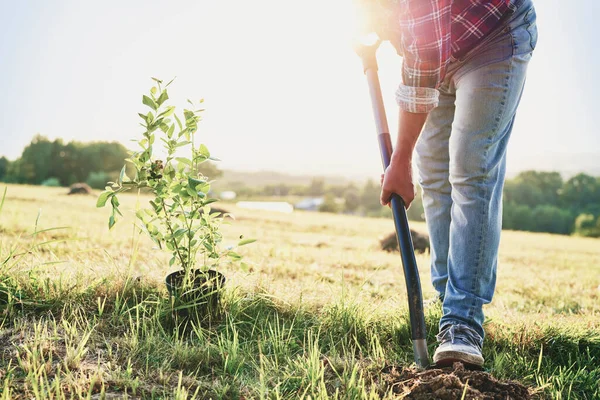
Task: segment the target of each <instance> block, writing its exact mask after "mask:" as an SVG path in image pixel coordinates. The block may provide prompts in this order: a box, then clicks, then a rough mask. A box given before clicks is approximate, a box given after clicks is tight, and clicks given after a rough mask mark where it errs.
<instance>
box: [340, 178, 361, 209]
mask: <svg viewBox="0 0 600 400" xmlns="http://www.w3.org/2000/svg"><path fill="white" fill-rule="evenodd" d="M343 197H344V211H346V212H349V213H354V212H356V210H358V208H359V207H360V194H359V192H358V188H357V187H356V186H354V185H352V186H348V187H347V188H346V190H345V192H344V195H343Z"/></svg>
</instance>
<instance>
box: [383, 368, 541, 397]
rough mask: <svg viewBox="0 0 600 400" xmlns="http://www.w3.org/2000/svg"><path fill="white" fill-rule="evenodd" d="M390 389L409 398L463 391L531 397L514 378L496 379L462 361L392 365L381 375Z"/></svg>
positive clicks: (455, 394)
mask: <svg viewBox="0 0 600 400" xmlns="http://www.w3.org/2000/svg"><path fill="white" fill-rule="evenodd" d="M382 378H383V379H385V381H386V382H387V385H388V387H391V388H392V391H393V393H396V394H398V395H400V396H399V397H401V398H402V399H406V400H408V399H410V400H434V399H435V400H456V399H460V398H462V395H463V393H464V392H465V386H466V387H467V389H466V394H465V397H464V398H465V399H473V400H513V399H514V400H524V399H531V393H530V391H529V390H528V389H527V388H526V387H525V386H523V385H521V384H520V383H517V382H511V381H507V382H500V381H498V380H497V379H496V378H494V377H493V376H491V375H490V374H488V373H487V372H483V371H469V370H466V369H465V367H464V366H463V365H462V363H459V362H457V363H454V365H453V366H452V368H450V367H449V368H443V369H430V370H425V371H419V370H415V369H410V368H403V369H402V370H401V371H399V370H397V369H396V368H394V367H392V368H391V369H389V370H388V371H387V372H384V375H383V377H382Z"/></svg>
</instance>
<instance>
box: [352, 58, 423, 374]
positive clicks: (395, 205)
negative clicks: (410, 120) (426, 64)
mask: <svg viewBox="0 0 600 400" xmlns="http://www.w3.org/2000/svg"><path fill="white" fill-rule="evenodd" d="M362 56H363V65H364V69H365V75H366V76H367V81H368V83H369V92H370V95H371V105H372V107H373V115H374V117H375V126H376V129H377V137H378V141H379V150H380V152H381V161H382V164H383V169H384V170H385V169H386V168H387V167H388V166H389V165H390V160H391V157H392V150H393V149H392V141H391V138H390V133H389V128H388V123H387V117H386V114H385V107H384V104H383V96H382V94H381V85H380V84H379V76H378V74H377V60H376V58H375V51H373V52H372V54H366V55H364V54H363V55H362ZM390 204H391V208H392V214H393V218H394V225H395V227H396V238H397V239H398V245H399V248H400V254H401V257H402V266H403V268H404V279H405V280H406V289H407V293H408V310H409V316H410V328H411V337H412V340H413V351H414V354H415V362H416V364H417V365H418V366H419V367H423V368H425V367H427V366H428V365H429V356H428V354H427V343H426V337H427V332H426V330H425V315H424V313H423V294H422V292H421V281H420V279H419V270H418V269H417V261H416V259H415V252H414V248H413V243H412V237H411V235H410V228H409V226H408V218H407V215H406V209H405V204H404V201H403V200H402V198H401V197H400V196H398V195H397V194H393V195H392V197H391V199H390Z"/></svg>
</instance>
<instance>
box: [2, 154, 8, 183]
mask: <svg viewBox="0 0 600 400" xmlns="http://www.w3.org/2000/svg"><path fill="white" fill-rule="evenodd" d="M9 165H10V161H8V158H6V157H0V181H3V180H4V178H5V176H6V174H7V173H8V168H9Z"/></svg>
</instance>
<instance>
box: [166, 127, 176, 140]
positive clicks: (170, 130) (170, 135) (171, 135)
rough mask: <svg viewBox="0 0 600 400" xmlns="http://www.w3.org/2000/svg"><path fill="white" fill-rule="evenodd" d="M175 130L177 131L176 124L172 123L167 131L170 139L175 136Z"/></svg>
mask: <svg viewBox="0 0 600 400" xmlns="http://www.w3.org/2000/svg"><path fill="white" fill-rule="evenodd" d="M173 132H175V124H172V125H171V127H170V128H169V130H168V131H167V137H168V138H169V139H171V138H172V137H173Z"/></svg>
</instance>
